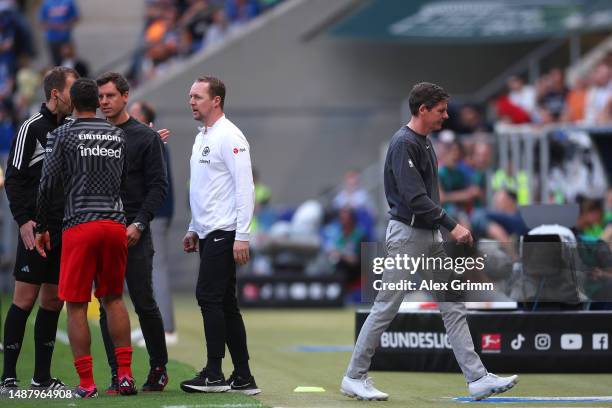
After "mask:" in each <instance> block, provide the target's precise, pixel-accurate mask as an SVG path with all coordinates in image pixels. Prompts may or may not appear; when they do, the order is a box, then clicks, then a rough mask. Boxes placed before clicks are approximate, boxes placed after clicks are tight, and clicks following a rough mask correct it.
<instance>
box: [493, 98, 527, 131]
mask: <svg viewBox="0 0 612 408" xmlns="http://www.w3.org/2000/svg"><path fill="white" fill-rule="evenodd" d="M493 104H494V106H495V114H496V115H497V120H498V121H500V122H503V123H510V124H515V125H520V124H523V123H529V122H531V117H530V116H529V113H527V112H526V111H525V110H524V109H523V108H521V107H519V106H517V105H515V104H514V103H512V101H511V100H510V96H509V95H508V94H506V93H501V94H499V95H498V96H497V97H496V98H495V99H494V102H493Z"/></svg>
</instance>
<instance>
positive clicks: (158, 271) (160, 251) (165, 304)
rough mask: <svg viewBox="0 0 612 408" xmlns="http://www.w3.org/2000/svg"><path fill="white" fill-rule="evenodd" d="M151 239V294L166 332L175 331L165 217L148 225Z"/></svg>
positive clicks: (167, 221) (156, 219)
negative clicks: (152, 252) (153, 252)
mask: <svg viewBox="0 0 612 408" xmlns="http://www.w3.org/2000/svg"><path fill="white" fill-rule="evenodd" d="M150 227H151V238H152V239H153V246H154V248H155V255H154V256H153V293H154V294H155V300H156V301H157V306H158V307H159V311H160V313H161V315H162V320H163V321H164V330H165V331H166V332H173V331H175V329H176V328H175V325H174V307H173V306H172V293H171V291H170V279H169V273H170V272H169V270H168V229H169V228H170V219H169V218H167V217H155V218H154V219H153V221H151V224H150Z"/></svg>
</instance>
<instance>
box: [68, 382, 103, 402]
mask: <svg viewBox="0 0 612 408" xmlns="http://www.w3.org/2000/svg"><path fill="white" fill-rule="evenodd" d="M72 398H77V399H85V398H98V389H97V388H96V387H93V388H91V389H87V388H83V387H81V386H80V385H77V386H76V388H75V389H74V390H72Z"/></svg>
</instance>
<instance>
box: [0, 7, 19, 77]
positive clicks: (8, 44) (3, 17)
mask: <svg viewBox="0 0 612 408" xmlns="http://www.w3.org/2000/svg"><path fill="white" fill-rule="evenodd" d="M15 35H16V28H15V22H14V20H13V18H12V14H11V13H10V12H9V11H8V10H0V64H2V65H6V67H7V68H6V69H8V71H9V72H11V73H13V72H14V70H15V58H16V55H15V51H16V50H15Z"/></svg>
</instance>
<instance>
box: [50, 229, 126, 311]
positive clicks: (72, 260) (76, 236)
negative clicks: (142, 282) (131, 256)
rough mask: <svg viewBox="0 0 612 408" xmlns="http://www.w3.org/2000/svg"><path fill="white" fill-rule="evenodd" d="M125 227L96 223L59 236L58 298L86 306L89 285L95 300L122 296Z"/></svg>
mask: <svg viewBox="0 0 612 408" xmlns="http://www.w3.org/2000/svg"><path fill="white" fill-rule="evenodd" d="M125 231H126V230H125V226H124V225H123V224H120V223H118V222H115V221H110V220H100V221H91V222H86V223H83V224H79V225H75V226H74V227H71V228H68V229H67V230H65V231H64V233H63V234H62V257H61V263H60V278H59V291H58V295H59V298H60V299H62V300H65V301H66V302H89V300H90V299H91V287H92V283H93V282H94V281H95V283H96V291H95V295H96V297H97V298H101V297H104V296H106V295H113V294H122V293H123V280H124V277H125V264H126V261H127V252H128V251H127V237H126V233H125Z"/></svg>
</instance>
